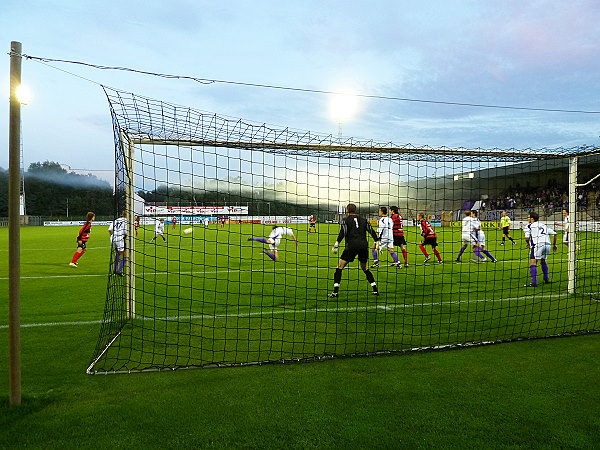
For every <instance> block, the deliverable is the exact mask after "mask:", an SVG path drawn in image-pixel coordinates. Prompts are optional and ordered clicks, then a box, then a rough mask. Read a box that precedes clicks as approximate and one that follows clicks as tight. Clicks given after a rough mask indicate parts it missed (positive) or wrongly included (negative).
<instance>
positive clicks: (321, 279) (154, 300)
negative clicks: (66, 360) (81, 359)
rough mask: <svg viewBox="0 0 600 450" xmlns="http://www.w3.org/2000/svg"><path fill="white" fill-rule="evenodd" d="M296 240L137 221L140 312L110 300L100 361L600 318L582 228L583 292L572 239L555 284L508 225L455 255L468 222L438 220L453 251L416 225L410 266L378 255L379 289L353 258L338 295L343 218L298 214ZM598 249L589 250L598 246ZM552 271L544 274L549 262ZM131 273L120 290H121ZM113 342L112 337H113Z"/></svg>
mask: <svg viewBox="0 0 600 450" xmlns="http://www.w3.org/2000/svg"><path fill="white" fill-rule="evenodd" d="M294 229H295V232H296V235H297V237H298V240H299V245H298V246H295V245H294V243H293V241H292V240H291V239H287V240H286V239H284V240H283V242H282V245H281V246H280V260H279V261H278V262H273V261H272V260H271V259H269V258H267V257H266V256H265V255H263V254H262V250H263V248H266V247H265V246H263V245H262V244H260V243H256V242H249V241H248V240H247V239H248V237H250V236H265V235H267V234H268V231H269V230H270V227H267V226H262V225H249V224H245V225H241V224H227V225H226V226H224V227H221V226H219V225H212V226H211V227H208V228H204V227H203V226H196V227H195V228H194V232H193V234H192V235H185V234H181V228H180V227H179V226H178V227H176V228H174V229H171V228H170V227H169V228H168V229H167V230H168V235H167V242H166V243H163V242H162V240H161V239H158V240H157V241H156V242H154V243H150V239H151V237H152V236H153V233H152V230H150V229H143V228H142V229H140V234H139V236H138V237H137V238H136V254H135V277H134V279H135V313H136V316H135V319H133V320H129V321H128V322H127V323H126V324H125V326H124V327H123V328H122V329H119V330H118V332H116V331H115V330H114V329H112V328H110V325H111V324H113V323H120V322H119V321H122V319H121V318H119V317H118V315H115V309H117V310H119V308H120V309H121V310H122V309H124V308H125V307H124V306H123V305H119V302H120V300H119V298H120V297H119V295H116V296H115V297H117V298H118V299H117V300H114V299H112V300H111V301H113V302H116V303H117V304H116V305H114V304H113V305H111V309H110V310H107V321H108V322H107V323H108V325H107V329H108V334H107V335H105V336H104V337H103V339H102V340H101V342H100V343H99V347H98V349H97V354H99V358H98V361H99V362H98V363H97V364H95V366H94V367H93V370H92V371H93V372H95V371H98V372H120V371H124V372H127V371H131V370H154V369H161V368H166V367H171V368H175V367H194V366H214V365H231V364H249V363H263V362H269V361H285V360H303V359H311V358H322V357H331V356H347V355H366V354H374V353H385V352H390V351H392V352H393V351H407V350H413V349H423V348H441V347H446V346H456V345H471V344H473V343H482V342H502V341H506V340H514V339H519V338H534V337H544V336H554V335H560V334H565V333H566V334H570V333H582V332H587V331H590V330H597V329H598V326H599V324H598V308H599V302H598V301H597V300H595V299H594V297H593V296H594V295H597V292H596V291H597V289H598V277H599V275H600V273H599V271H600V266H599V265H598V264H597V263H596V262H595V261H594V260H592V259H591V256H592V255H593V254H594V248H595V246H596V245H597V244H598V242H597V238H596V235H595V234H594V233H589V234H583V233H581V234H580V242H581V245H580V249H579V251H578V258H579V266H578V282H577V283H578V294H576V295H568V294H567V273H566V247H563V246H561V247H559V249H560V250H559V251H558V252H557V253H556V254H554V255H552V256H551V257H550V259H549V266H550V275H551V280H552V284H547V285H546V284H543V283H541V284H540V286H539V287H538V288H535V289H531V288H526V287H524V285H525V284H527V283H529V258H528V253H529V252H528V248H527V247H526V246H525V244H524V242H523V239H522V233H521V232H520V231H514V232H513V235H514V237H515V238H516V240H517V245H510V242H508V241H507V243H508V244H509V245H505V246H500V245H499V243H500V236H499V232H498V233H497V234H496V233H494V232H489V231H488V249H489V250H490V251H491V252H492V253H493V254H494V255H495V256H496V258H497V259H498V262H497V263H491V262H487V263H473V262H471V261H470V260H471V258H472V257H473V254H472V252H470V251H467V252H466V253H465V254H464V255H463V258H462V259H463V261H464V262H462V263H456V262H455V258H456V253H457V251H458V248H460V246H461V241H460V230H459V229H452V228H440V229H439V230H438V232H439V239H438V242H440V243H441V245H440V247H439V249H440V252H441V254H442V256H443V258H444V260H445V262H444V264H438V263H437V262H436V261H435V258H433V259H432V260H430V261H428V262H427V263H424V262H423V261H424V256H423V254H422V253H421V252H420V251H419V249H418V247H417V245H416V244H417V243H418V242H420V237H419V236H418V234H417V232H416V231H415V230H408V231H407V238H408V242H409V245H408V251H409V256H408V260H409V266H408V267H403V268H396V267H391V265H390V263H391V262H392V260H391V257H390V256H389V255H387V253H384V254H382V255H381V264H380V267H378V268H374V269H372V271H373V273H374V275H375V279H376V281H377V283H378V286H379V292H380V295H379V296H373V295H371V292H370V291H371V289H370V286H369V285H368V283H367V282H366V280H365V278H364V274H363V273H362V271H360V270H358V264H357V262H354V263H352V264H351V265H350V266H349V267H348V268H347V269H346V270H344V276H343V279H342V287H341V290H340V297H339V298H337V299H333V300H332V299H328V298H327V293H328V292H329V291H330V289H331V287H332V282H333V281H332V275H333V271H334V268H335V266H336V264H337V258H338V257H337V256H336V255H332V254H331V252H330V248H331V244H332V243H333V242H334V241H335V239H336V237H337V233H338V231H339V226H338V225H333V224H332V225H320V227H319V232H318V233H308V232H307V227H306V226H296V227H294ZM588 257H589V258H588ZM540 276H541V273H540ZM124 286H125V279H124V278H123V277H117V276H114V275H113V276H112V277H111V278H110V283H109V289H110V290H112V291H114V292H117V293H120V292H121V291H122V290H123V289H124ZM107 343H110V345H109V346H108V350H106V348H107V347H104V348H103V346H106V345H107Z"/></svg>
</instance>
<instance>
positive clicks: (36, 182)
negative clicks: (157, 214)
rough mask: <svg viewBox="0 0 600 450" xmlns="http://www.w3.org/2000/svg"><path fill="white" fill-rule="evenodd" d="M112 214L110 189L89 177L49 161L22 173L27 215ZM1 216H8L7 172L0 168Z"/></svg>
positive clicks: (102, 182) (76, 215) (75, 215)
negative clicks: (90, 212) (89, 212)
mask: <svg viewBox="0 0 600 450" xmlns="http://www.w3.org/2000/svg"><path fill="white" fill-rule="evenodd" d="M67 207H68V211H69V217H74V218H78V217H80V216H85V214H86V213H87V212H88V211H94V212H95V213H96V215H99V216H102V215H107V216H108V215H112V214H113V209H114V204H113V190H112V188H111V186H110V185H109V184H108V183H107V182H105V181H102V180H100V179H98V178H96V177H95V176H92V175H77V174H75V173H72V172H67V171H66V170H65V169H63V168H62V167H61V166H60V164H58V163H55V162H50V161H45V162H43V163H41V162H36V163H32V164H30V166H29V168H28V170H27V172H25V209H26V212H27V215H30V216H47V217H63V218H64V217H66V216H67ZM0 216H2V217H6V216H8V171H7V170H4V169H2V168H0Z"/></svg>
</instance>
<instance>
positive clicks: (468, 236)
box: [456, 209, 483, 262]
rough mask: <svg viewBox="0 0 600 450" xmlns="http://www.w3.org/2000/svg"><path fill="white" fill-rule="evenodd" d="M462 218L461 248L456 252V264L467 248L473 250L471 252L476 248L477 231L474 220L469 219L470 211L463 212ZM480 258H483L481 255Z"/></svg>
mask: <svg viewBox="0 0 600 450" xmlns="http://www.w3.org/2000/svg"><path fill="white" fill-rule="evenodd" d="M464 215H465V216H464V217H463V219H462V231H461V234H460V237H461V240H462V244H463V245H462V247H461V248H460V250H459V251H458V255H456V262H461V260H460V257H461V256H462V254H463V253H464V252H465V250H466V249H467V247H468V246H471V247H472V248H473V251H475V249H476V248H477V230H476V227H475V220H474V219H473V217H471V210H469V209H467V210H466V211H465V212H464ZM477 256H479V257H480V258H482V257H483V256H482V255H481V253H480V254H479V255H477Z"/></svg>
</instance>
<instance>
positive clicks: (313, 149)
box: [127, 134, 600, 161]
mask: <svg viewBox="0 0 600 450" xmlns="http://www.w3.org/2000/svg"><path fill="white" fill-rule="evenodd" d="M127 136H128V139H129V141H130V142H131V143H133V144H134V145H135V144H137V145H169V146H187V147H203V146H205V147H218V148H233V149H240V150H259V151H265V150H267V151H282V152H285V153H286V154H290V153H296V154H298V153H302V154H305V155H308V156H310V154H315V156H318V155H320V154H323V153H326V154H328V155H327V156H328V157H343V156H344V155H346V154H347V153H355V154H361V153H362V154H374V155H377V154H390V155H392V154H407V155H414V156H415V157H416V158H417V159H418V158H419V157H424V156H425V157H427V158H429V157H433V156H440V155H443V156H453V155H456V156H465V155H466V154H467V153H468V156H469V157H470V158H486V159H507V158H509V159H511V160H513V161H515V160H520V161H531V160H535V159H541V160H547V159H563V158H568V157H574V156H578V157H579V156H587V155H592V154H596V153H600V148H595V147H593V148H585V149H583V150H582V151H578V152H575V153H570V154H565V153H564V152H556V151H550V150H547V151H543V150H530V149H526V150H518V149H506V150H505V149H498V148H477V149H465V148H447V147H441V148H433V147H412V146H395V145H386V144H375V143H371V144H370V145H361V144H351V145H348V144H332V143H325V142H326V141H325V140H321V141H320V142H318V143H300V142H265V141H256V142H254V141H231V140H219V139H165V138H160V137H151V136H145V137H142V136H136V135H132V134H128V135H127Z"/></svg>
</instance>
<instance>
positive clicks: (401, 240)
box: [390, 206, 408, 267]
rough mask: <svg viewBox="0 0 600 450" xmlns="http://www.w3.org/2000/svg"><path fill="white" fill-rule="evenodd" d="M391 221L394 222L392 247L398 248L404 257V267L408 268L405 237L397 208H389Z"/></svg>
mask: <svg viewBox="0 0 600 450" xmlns="http://www.w3.org/2000/svg"><path fill="white" fill-rule="evenodd" d="M390 211H391V212H392V220H393V221H394V229H393V233H394V245H395V246H396V247H399V248H400V250H401V251H402V256H403V257H404V267H408V252H407V251H406V237H405V236H404V227H403V225H402V216H401V215H400V213H399V212H398V207H397V206H390Z"/></svg>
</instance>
